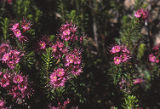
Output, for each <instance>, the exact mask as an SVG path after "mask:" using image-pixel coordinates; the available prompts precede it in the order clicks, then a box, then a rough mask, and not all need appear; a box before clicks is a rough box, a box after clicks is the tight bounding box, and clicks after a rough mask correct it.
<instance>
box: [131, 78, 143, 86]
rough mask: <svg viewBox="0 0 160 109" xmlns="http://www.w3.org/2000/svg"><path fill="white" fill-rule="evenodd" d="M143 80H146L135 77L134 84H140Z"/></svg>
mask: <svg viewBox="0 0 160 109" xmlns="http://www.w3.org/2000/svg"><path fill="white" fill-rule="evenodd" d="M142 82H144V80H143V79H141V78H137V79H134V80H133V84H134V85H136V84H140V83H142Z"/></svg>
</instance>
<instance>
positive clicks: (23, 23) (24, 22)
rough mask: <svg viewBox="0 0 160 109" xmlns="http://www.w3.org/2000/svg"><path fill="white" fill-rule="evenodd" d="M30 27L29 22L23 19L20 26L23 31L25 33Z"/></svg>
mask: <svg viewBox="0 0 160 109" xmlns="http://www.w3.org/2000/svg"><path fill="white" fill-rule="evenodd" d="M31 25H32V24H31V22H27V21H26V20H25V19H23V21H22V25H21V26H22V28H23V31H24V32H25V31H27V30H29V29H30V28H31Z"/></svg>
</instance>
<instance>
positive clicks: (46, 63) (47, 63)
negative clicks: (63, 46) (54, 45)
mask: <svg viewBox="0 0 160 109" xmlns="http://www.w3.org/2000/svg"><path fill="white" fill-rule="evenodd" d="M41 58H42V68H41V70H43V73H46V74H48V73H49V70H50V68H51V66H52V63H53V57H52V50H51V48H47V49H46V52H45V53H43V54H42V57H41Z"/></svg>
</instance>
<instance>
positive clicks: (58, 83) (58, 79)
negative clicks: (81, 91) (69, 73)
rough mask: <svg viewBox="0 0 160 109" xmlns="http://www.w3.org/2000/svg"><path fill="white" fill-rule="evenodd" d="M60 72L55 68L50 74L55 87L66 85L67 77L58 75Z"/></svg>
mask: <svg viewBox="0 0 160 109" xmlns="http://www.w3.org/2000/svg"><path fill="white" fill-rule="evenodd" d="M58 75H59V74H58V72H57V70H55V71H54V72H53V73H52V74H51V75H50V84H51V85H52V86H53V87H55V88H56V87H63V86H64V85H65V82H66V78H65V77H59V76H58Z"/></svg>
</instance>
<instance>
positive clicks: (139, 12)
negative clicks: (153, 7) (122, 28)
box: [134, 9, 143, 18]
mask: <svg viewBox="0 0 160 109" xmlns="http://www.w3.org/2000/svg"><path fill="white" fill-rule="evenodd" d="M142 11H143V10H142V9H139V10H138V11H137V12H136V13H135V14H134V16H135V17H136V18H140V17H142Z"/></svg>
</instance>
